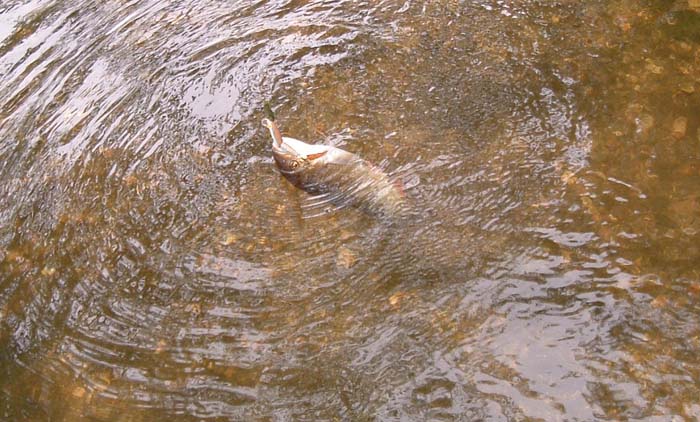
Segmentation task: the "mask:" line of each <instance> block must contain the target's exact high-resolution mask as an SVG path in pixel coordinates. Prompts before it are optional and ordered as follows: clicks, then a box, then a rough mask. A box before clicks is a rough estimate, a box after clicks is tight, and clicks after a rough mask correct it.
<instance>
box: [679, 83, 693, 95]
mask: <svg viewBox="0 0 700 422" xmlns="http://www.w3.org/2000/svg"><path fill="white" fill-rule="evenodd" d="M680 88H681V91H682V92H685V93H686V94H692V93H693V92H695V84H694V83H693V82H683V83H681V85H680Z"/></svg>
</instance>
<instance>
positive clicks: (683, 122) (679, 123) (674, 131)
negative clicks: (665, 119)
mask: <svg viewBox="0 0 700 422" xmlns="http://www.w3.org/2000/svg"><path fill="white" fill-rule="evenodd" d="M687 130H688V119H687V118H686V117H678V118H676V120H674V121H673V126H672V127H671V135H672V136H673V137H674V138H676V139H681V138H683V137H684V136H685V132H686V131H687Z"/></svg>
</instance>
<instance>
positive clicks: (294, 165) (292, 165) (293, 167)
mask: <svg viewBox="0 0 700 422" xmlns="http://www.w3.org/2000/svg"><path fill="white" fill-rule="evenodd" d="M290 166H291V167H292V169H296V168H297V167H299V162H298V161H292V163H291V164H290Z"/></svg>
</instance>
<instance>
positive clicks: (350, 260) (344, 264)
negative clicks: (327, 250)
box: [335, 246, 357, 269]
mask: <svg viewBox="0 0 700 422" xmlns="http://www.w3.org/2000/svg"><path fill="white" fill-rule="evenodd" d="M356 262H357V256H356V255H355V253H354V252H353V251H351V250H350V249H348V248H346V247H344V246H342V247H341V248H340V249H338V255H337V256H336V259H335V263H336V265H337V266H338V267H341V268H345V269H348V268H350V267H352V266H353V265H355V263H356Z"/></svg>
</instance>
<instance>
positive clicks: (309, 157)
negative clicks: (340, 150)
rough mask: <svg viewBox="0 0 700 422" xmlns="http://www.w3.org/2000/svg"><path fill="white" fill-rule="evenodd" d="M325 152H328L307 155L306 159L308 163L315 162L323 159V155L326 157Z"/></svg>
mask: <svg viewBox="0 0 700 422" xmlns="http://www.w3.org/2000/svg"><path fill="white" fill-rule="evenodd" d="M327 152H328V151H322V152H317V153H315V154H309V155H307V156H306V159H307V160H309V161H311V160H315V159H317V158H321V157H323V156H324V155H326V153H327Z"/></svg>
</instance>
